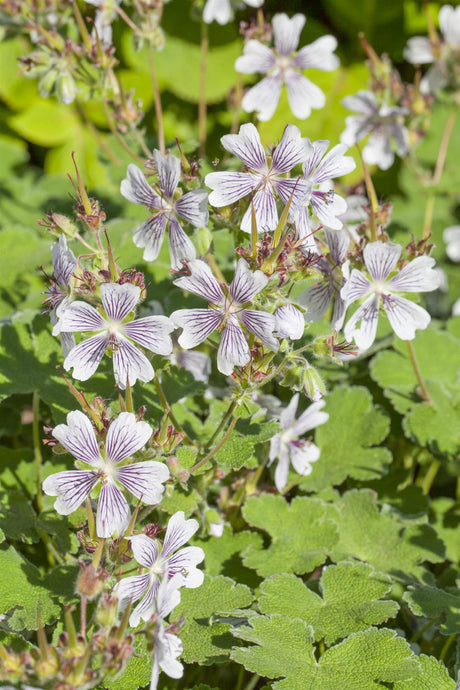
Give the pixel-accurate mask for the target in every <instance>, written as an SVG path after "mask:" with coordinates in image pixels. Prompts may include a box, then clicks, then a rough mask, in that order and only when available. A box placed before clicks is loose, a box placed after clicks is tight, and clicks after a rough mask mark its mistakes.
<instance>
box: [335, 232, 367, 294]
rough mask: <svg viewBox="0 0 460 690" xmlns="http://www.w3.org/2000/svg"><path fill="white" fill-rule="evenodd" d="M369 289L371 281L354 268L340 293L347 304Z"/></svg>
mask: <svg viewBox="0 0 460 690" xmlns="http://www.w3.org/2000/svg"><path fill="white" fill-rule="evenodd" d="M368 246H369V245H368ZM371 290H372V283H371V281H370V280H369V279H368V278H366V276H365V275H364V273H361V271H359V270H358V269H357V268H354V269H353V270H352V272H351V275H350V278H349V279H348V280H347V282H346V283H345V285H344V286H343V288H342V289H341V291H340V294H341V296H342V299H343V300H344V301H345V303H346V305H347V306H349V305H350V304H352V303H353V302H355V301H356V300H357V299H361V297H365V296H366V295H368V294H369V292H371Z"/></svg>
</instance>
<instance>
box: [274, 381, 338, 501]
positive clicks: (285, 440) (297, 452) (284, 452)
mask: <svg viewBox="0 0 460 690" xmlns="http://www.w3.org/2000/svg"><path fill="white" fill-rule="evenodd" d="M298 404H299V394H298V393H296V394H295V395H294V396H293V398H292V399H291V402H290V403H289V405H288V406H287V407H286V408H285V409H284V410H283V412H282V413H281V416H280V423H281V426H282V427H283V431H282V432H281V433H280V434H276V436H273V438H272V439H271V440H270V454H269V464H271V463H272V462H273V461H274V460H276V458H279V460H278V465H277V467H276V470H275V486H276V488H277V489H278V491H282V490H283V489H284V487H285V486H286V484H287V479H288V473H289V462H292V465H293V467H294V469H295V470H296V472H298V474H300V475H302V476H307V475H309V474H310V473H311V471H312V469H313V468H312V466H311V463H312V462H316V460H318V458H319V456H320V450H319V448H318V446H315V444H314V443H312V442H311V441H307V440H305V439H301V438H299V437H300V436H303V435H304V434H305V432H307V431H310V430H311V429H315V428H316V427H317V426H320V425H321V424H324V423H325V422H327V420H328V419H329V415H328V413H327V412H321V409H322V408H323V407H324V405H325V404H326V403H325V401H324V400H320V401H319V402H315V403H313V404H312V405H310V407H308V408H307V409H306V410H305V412H303V413H302V414H301V415H300V417H299V419H297V420H296V419H295V414H296V412H297V406H298Z"/></svg>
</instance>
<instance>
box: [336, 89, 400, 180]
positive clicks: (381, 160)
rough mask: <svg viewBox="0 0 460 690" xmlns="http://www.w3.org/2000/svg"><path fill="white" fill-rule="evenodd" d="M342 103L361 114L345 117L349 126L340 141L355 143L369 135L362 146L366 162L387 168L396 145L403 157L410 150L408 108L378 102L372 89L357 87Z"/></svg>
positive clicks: (392, 160) (390, 163) (391, 163)
mask: <svg viewBox="0 0 460 690" xmlns="http://www.w3.org/2000/svg"><path fill="white" fill-rule="evenodd" d="M342 104H343V105H344V106H345V108H348V109H349V110H352V111H353V112H355V113H358V115H350V116H349V117H347V118H346V119H345V124H346V129H345V131H344V132H342V135H341V137H340V141H341V142H342V143H343V144H346V145H347V146H353V144H356V143H357V142H358V141H361V139H364V137H366V136H367V135H369V140H368V142H367V144H366V146H365V147H364V149H363V158H364V160H365V161H366V163H368V164H369V165H378V167H379V168H381V169H382V170H388V168H390V167H391V166H392V165H393V162H394V159H395V157H394V152H393V148H394V149H395V150H396V153H397V154H398V156H400V157H401V158H402V157H404V156H405V155H406V154H407V153H408V151H409V132H408V130H407V128H406V127H405V126H404V116H405V115H407V114H408V110H407V109H406V108H400V107H398V106H395V105H393V106H392V105H387V104H386V103H382V104H379V103H377V101H376V98H375V96H374V94H373V93H372V92H371V91H358V93H356V94H354V96H346V97H345V98H344V99H343V100H342Z"/></svg>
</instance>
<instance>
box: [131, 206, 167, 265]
mask: <svg viewBox="0 0 460 690" xmlns="http://www.w3.org/2000/svg"><path fill="white" fill-rule="evenodd" d="M167 220H168V219H167V216H166V214H165V213H159V214H157V215H155V216H152V217H151V218H149V219H148V220H146V221H145V223H142V225H141V226H140V227H138V229H137V230H136V232H135V233H134V237H133V240H134V244H135V245H136V247H139V248H140V249H145V251H144V254H143V257H142V258H143V259H144V261H155V259H156V258H157V257H158V254H159V253H160V249H161V245H162V244H163V238H164V234H165V228H166V223H167Z"/></svg>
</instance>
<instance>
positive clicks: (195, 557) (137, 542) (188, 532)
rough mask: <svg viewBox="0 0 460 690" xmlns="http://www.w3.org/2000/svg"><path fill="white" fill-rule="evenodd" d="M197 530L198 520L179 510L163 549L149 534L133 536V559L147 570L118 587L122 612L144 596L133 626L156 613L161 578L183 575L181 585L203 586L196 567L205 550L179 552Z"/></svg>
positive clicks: (167, 530) (124, 581)
mask: <svg viewBox="0 0 460 690" xmlns="http://www.w3.org/2000/svg"><path fill="white" fill-rule="evenodd" d="M198 527H199V524H198V522H197V521H196V520H193V519H190V520H185V518H184V513H183V511H182V510H180V511H178V512H177V513H175V514H174V515H173V516H172V517H171V519H170V520H169V523H168V527H167V529H166V534H165V538H164V542H163V545H162V546H161V548H160V547H159V546H158V541H157V540H156V539H151V538H150V537H148V536H147V535H146V534H136V535H134V536H133V537H130V542H131V548H132V550H133V555H134V558H135V559H136V561H137V562H138V563H139V564H140V565H141V566H143V567H144V568H147V572H146V573H143V574H142V575H133V576H132V577H125V578H123V579H122V580H120V582H119V583H118V585H117V589H116V594H117V596H118V600H119V604H118V605H119V608H120V610H122V609H124V608H126V606H127V605H128V603H129V602H130V601H136V600H137V599H139V598H141V597H142V599H141V601H140V603H139V604H138V605H137V606H136V608H135V609H134V611H133V612H132V613H131V616H130V617H129V624H130V625H131V626H133V627H136V626H137V625H139V622H140V621H141V619H142V620H144V621H148V620H149V619H150V618H151V617H152V615H153V613H155V597H156V596H157V593H158V589H159V587H160V579H161V578H162V577H169V578H171V577H174V575H176V574H177V573H180V574H181V575H182V582H181V586H184V587H199V586H200V585H201V584H202V582H203V577H204V574H203V572H202V571H201V570H198V568H197V567H196V566H197V563H201V561H202V560H203V559H204V551H203V549H201V548H200V547H199V546H187V547H186V548H184V549H180V550H179V551H177V549H179V547H181V546H183V545H184V544H185V543H186V542H188V541H189V539H190V537H192V536H193V535H194V534H195V532H196V531H197V529H198ZM175 552H176V553H175Z"/></svg>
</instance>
